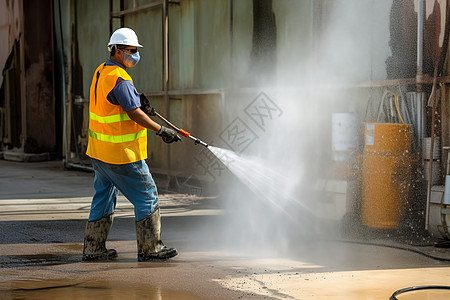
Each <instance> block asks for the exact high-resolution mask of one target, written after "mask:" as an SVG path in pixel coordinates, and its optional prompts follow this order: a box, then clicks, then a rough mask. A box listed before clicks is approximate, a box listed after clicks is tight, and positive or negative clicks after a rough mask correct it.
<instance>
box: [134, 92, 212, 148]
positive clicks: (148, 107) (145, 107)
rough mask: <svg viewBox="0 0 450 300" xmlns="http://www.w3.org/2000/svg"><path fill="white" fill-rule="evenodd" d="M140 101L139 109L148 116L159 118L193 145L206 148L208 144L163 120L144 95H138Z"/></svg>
mask: <svg viewBox="0 0 450 300" xmlns="http://www.w3.org/2000/svg"><path fill="white" fill-rule="evenodd" d="M139 96H140V100H141V109H143V111H144V112H145V113H146V114H148V115H150V116H157V117H158V118H160V119H161V120H163V121H164V123H166V124H167V125H168V126H169V127H172V129H173V130H175V131H176V132H177V133H179V134H181V135H182V136H184V137H187V138H190V139H192V140H194V144H195V145H197V144H200V145H202V146H205V147H206V148H208V144H207V143H205V142H204V141H202V140H200V139H198V138H196V137H194V136H192V135H191V134H190V133H189V132H187V131H185V130H183V129H181V128H178V127H177V126H175V125H173V124H172V123H170V122H169V121H168V120H166V118H164V117H163V116H161V115H160V114H159V113H158V112H157V111H156V110H155V109H154V108H153V107H152V106H151V105H150V101H149V100H148V99H147V97H145V95H144V94H142V93H141V94H140V95H139Z"/></svg>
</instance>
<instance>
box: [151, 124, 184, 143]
mask: <svg viewBox="0 0 450 300" xmlns="http://www.w3.org/2000/svg"><path fill="white" fill-rule="evenodd" d="M156 135H159V136H160V137H161V138H162V140H163V141H164V142H165V143H167V144H170V143H173V142H178V141H181V138H180V137H179V136H178V135H177V133H176V132H175V130H172V129H170V128H167V127H164V126H161V129H160V130H159V131H158V132H157V133H156Z"/></svg>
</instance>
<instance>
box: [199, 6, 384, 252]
mask: <svg viewBox="0 0 450 300" xmlns="http://www.w3.org/2000/svg"><path fill="white" fill-rule="evenodd" d="M281 2H283V1H279V2H278V1H277V2H275V1H274V2H272V10H273V13H274V14H275V15H276V14H277V13H280V12H282V10H283V9H284V8H283V7H284V6H283V5H281V4H279V3H281ZM337 3H338V4H339V5H335V6H333V10H330V11H329V12H328V13H329V15H327V16H326V17H327V18H326V23H324V25H323V28H321V31H320V35H318V36H314V37H312V38H311V36H309V34H310V33H309V32H302V31H301V30H300V29H299V30H298V31H297V30H293V29H292V28H291V27H290V25H289V22H290V21H289V20H283V19H276V20H277V21H276V27H277V32H284V33H286V35H279V36H276V53H277V56H276V57H277V60H276V64H275V66H274V65H273V64H272V65H271V59H270V57H269V59H267V61H268V64H269V65H266V64H265V63H264V61H265V60H264V59H263V57H262V58H261V57H259V58H258V60H252V59H250V61H248V60H246V59H248V57H247V56H246V55H240V54H239V53H236V54H235V57H234V59H235V60H236V61H235V62H234V63H233V64H234V65H237V66H239V69H240V70H242V69H244V67H243V66H247V67H248V70H249V71H248V73H243V78H242V82H240V81H239V80H238V81H239V82H238V83H242V84H249V85H250V86H252V88H241V87H240V86H239V84H238V83H236V82H234V83H233V84H230V86H233V88H230V89H228V90H226V92H225V102H224V103H225V108H224V130H223V131H222V132H220V133H218V138H217V139H216V140H215V141H214V142H212V143H211V144H212V145H215V146H217V147H213V146H209V148H208V149H209V151H211V152H212V153H213V154H214V155H215V156H216V157H217V158H218V159H219V160H220V161H221V162H222V164H223V165H224V166H225V167H226V168H227V169H228V170H229V173H230V174H222V175H221V176H220V177H218V178H217V182H218V183H219V185H220V186H221V196H220V198H221V201H222V205H223V209H224V211H225V215H224V218H223V222H222V223H221V224H220V225H219V226H220V227H219V228H211V230H212V231H213V234H211V235H213V236H214V239H216V240H217V243H221V245H222V248H221V249H222V250H228V251H229V253H231V254H251V255H275V256H276V255H287V254H292V253H297V254H298V253H301V252H302V251H304V252H314V251H324V252H327V249H324V247H322V246H321V245H320V243H319V241H320V240H326V239H336V238H339V234H340V233H339V226H340V220H338V219H336V218H334V219H333V218H332V217H331V214H332V213H335V212H332V211H327V210H325V209H323V208H324V207H326V205H327V201H328V198H329V197H330V193H328V192H327V191H325V189H324V187H323V182H326V181H327V180H328V179H329V178H331V177H332V174H331V173H332V171H331V163H332V153H331V114H332V113H333V112H346V111H348V109H349V106H356V109H355V111H356V112H357V113H360V114H361V115H363V114H364V110H365V106H366V103H367V99H368V93H367V92H364V91H363V92H358V93H355V92H354V89H353V90H352V88H351V87H350V86H351V84H349V82H355V81H359V82H361V81H369V80H371V79H374V77H380V79H383V78H384V77H385V71H384V66H385V64H384V61H385V59H386V56H387V55H389V46H388V40H389V11H390V7H391V4H392V1H380V2H378V1H372V0H367V1H337ZM302 5H304V4H301V3H297V4H296V5H291V6H290V8H291V9H292V14H291V15H290V16H291V17H292V18H293V19H295V17H296V13H295V10H296V9H297V10H298V11H302V10H301V9H302ZM311 5H314V4H311ZM283 13H284V14H287V15H289V12H286V11H284V12H283ZM377 14H379V16H381V17H379V18H378V19H376V18H375V16H378V15H377ZM295 20H297V19H295ZM291 21H292V20H291ZM379 21H381V22H382V25H379ZM296 24H297V25H299V24H301V22H298V23H296ZM291 25H292V24H291ZM375 29H376V30H375ZM302 34H303V37H305V38H306V37H309V40H307V39H303V38H302V37H299V36H296V35H300V36H301V35H302ZM378 44H379V45H378ZM374 46H379V48H380V49H381V50H380V51H378V52H376V53H375V54H374V51H373V49H372V48H371V47H374ZM305 49H306V50H305ZM386 49H387V50H386ZM253 50H254V49H253ZM269 50H270V49H269ZM254 52H255V51H254ZM298 53H302V54H304V55H302V56H301V57H299V55H298ZM269 56H272V54H271V55H269ZM241 59H242V60H241ZM258 67H259V68H258ZM265 72H270V76H265ZM383 72H384V73H383ZM355 103H356V105H355ZM244 132H246V133H244ZM312 245H314V246H312ZM302 247H303V248H302Z"/></svg>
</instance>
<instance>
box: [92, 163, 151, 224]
mask: <svg viewBox="0 0 450 300" xmlns="http://www.w3.org/2000/svg"><path fill="white" fill-rule="evenodd" d="M92 166H93V167H94V172H95V179H94V189H95V194H94V197H93V199H92V203H91V212H90V214H89V221H97V220H100V219H101V218H103V217H104V216H107V215H110V214H112V213H113V212H114V209H115V207H116V202H117V194H118V191H120V192H121V193H122V194H123V195H124V196H125V197H126V198H127V199H128V200H129V201H130V202H131V203H132V204H133V205H134V216H135V218H136V222H137V221H140V220H142V219H144V218H145V217H147V216H149V215H150V214H152V213H153V212H154V211H155V210H156V209H157V208H158V205H159V203H158V191H157V189H156V185H155V182H154V180H153V177H152V175H151V174H150V170H149V169H148V166H147V164H146V163H145V161H144V160H141V161H137V162H134V163H129V164H124V165H116V164H108V163H105V162H102V161H100V160H97V159H93V158H92Z"/></svg>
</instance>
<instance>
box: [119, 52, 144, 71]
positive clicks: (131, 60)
mask: <svg viewBox="0 0 450 300" xmlns="http://www.w3.org/2000/svg"><path fill="white" fill-rule="evenodd" d="M124 54H125V57H124V59H123V63H124V65H125V67H127V68H132V67H134V66H135V65H136V64H137V63H138V62H139V60H140V59H141V57H140V56H139V52H136V53H134V54H133V55H131V54H128V53H126V52H124Z"/></svg>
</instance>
